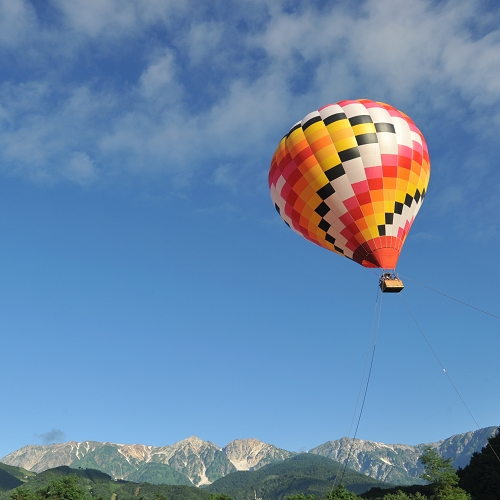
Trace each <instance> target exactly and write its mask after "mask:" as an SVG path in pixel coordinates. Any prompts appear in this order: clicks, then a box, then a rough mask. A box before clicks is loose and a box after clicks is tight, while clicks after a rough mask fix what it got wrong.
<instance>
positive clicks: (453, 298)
mask: <svg viewBox="0 0 500 500" xmlns="http://www.w3.org/2000/svg"><path fill="white" fill-rule="evenodd" d="M400 276H401V277H402V278H405V279H408V280H410V281H413V283H416V284H417V285H420V286H423V287H424V288H427V289H429V290H432V291H433V292H435V293H439V295H442V296H443V297H446V298H448V299H451V300H454V301H455V302H458V303H459V304H462V305H464V306H467V307H470V308H471V309H475V310H476V311H479V312H481V313H483V314H487V315H488V316H491V317H492V318H495V319H498V320H500V316H496V315H495V314H492V313H490V312H488V311H485V310H484V309H479V307H476V306H473V305H471V304H467V302H464V301H463V300H459V299H456V298H455V297H452V296H451V295H447V294H446V293H443V292H440V291H439V290H436V289H434V288H431V287H430V286H427V285H424V284H423V283H419V282H418V281H416V280H414V279H412V278H409V277H408V276H403V275H402V274H400Z"/></svg>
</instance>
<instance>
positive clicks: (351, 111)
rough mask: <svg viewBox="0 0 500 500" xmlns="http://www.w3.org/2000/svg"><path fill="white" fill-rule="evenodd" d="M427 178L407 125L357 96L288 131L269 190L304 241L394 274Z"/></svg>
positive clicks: (416, 136) (425, 156) (416, 135)
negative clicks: (357, 98) (355, 99)
mask: <svg viewBox="0 0 500 500" xmlns="http://www.w3.org/2000/svg"><path fill="white" fill-rule="evenodd" d="M429 176H430V163H429V153H428V150H427V144H426V142H425V139H424V136H423V135H422V133H421V132H420V130H419V129H418V128H417V127H416V126H415V124H414V123H413V122H412V120H411V119H410V118H409V117H408V116H406V115H405V114H404V113H402V112H401V111H398V110H397V109H395V108H393V107H392V106H389V105H388V104H384V103H382V102H374V101H370V100H368V99H360V100H357V101H341V102H338V103H337V104H329V105H327V106H324V107H323V108H321V109H319V110H318V111H314V112H312V113H310V114H308V115H307V116H306V117H305V118H304V119H303V120H302V121H301V122H299V123H297V124H296V125H295V126H293V127H292V128H291V129H290V131H289V132H288V134H287V135H286V136H285V137H283V139H282V140H281V142H280V143H279V145H278V148H277V149H276V152H275V153H274V155H273V159H272V161H271V169H270V172H269V187H270V189H271V198H272V200H273V202H274V205H275V207H276V210H277V211H278V213H279V214H280V215H281V217H282V218H283V220H284V221H285V222H286V223H287V224H288V226H290V227H291V228H292V229H293V230H294V231H296V232H297V233H299V234H300V235H301V236H303V237H304V238H306V239H308V240H310V241H312V242H313V243H316V244H317V245H320V246H322V247H324V248H326V249H328V250H331V251H333V252H336V253H338V254H341V255H343V256H345V257H348V258H349V259H352V260H354V261H355V262H358V263H359V264H362V265H363V266H365V267H381V268H383V269H394V268H395V267H396V263H397V261H398V258H399V254H400V252H401V248H402V246H403V243H404V241H405V239H406V236H407V235H408V231H409V230H410V228H411V225H412V224H413V221H414V219H415V216H416V215H417V212H418V211H419V209H420V206H421V205H422V202H423V200H424V198H425V194H426V192H427V186H428V184H429Z"/></svg>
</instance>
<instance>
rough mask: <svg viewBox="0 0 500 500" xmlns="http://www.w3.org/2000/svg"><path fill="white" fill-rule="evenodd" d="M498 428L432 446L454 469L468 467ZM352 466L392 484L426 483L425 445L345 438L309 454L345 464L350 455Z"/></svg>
mask: <svg viewBox="0 0 500 500" xmlns="http://www.w3.org/2000/svg"><path fill="white" fill-rule="evenodd" d="M495 430H496V427H486V428H484V429H480V430H478V431H472V432H466V433H464V434H457V435H455V436H451V437H450V438H448V439H444V440H442V441H439V442H437V443H429V444H428V445H429V446H432V447H433V448H435V449H436V450H437V451H438V453H439V454H441V455H442V456H443V457H445V458H451V459H452V460H453V463H454V464H455V466H457V467H458V466H463V465H465V464H467V463H468V462H469V460H470V457H471V455H472V453H473V452H474V451H478V450H480V449H481V448H482V447H483V446H484V444H485V443H486V441H487V440H488V437H490V436H491V435H492V434H493V433H494V432H495ZM351 446H352V450H351V453H350V458H349V467H350V468H352V469H354V470H356V471H359V472H362V473H363V474H368V475H370V476H371V477H373V478H376V479H379V480H381V481H386V482H388V483H392V484H423V481H422V480H421V479H419V478H418V476H419V475H420V474H421V473H422V471H423V468H422V466H421V464H420V463H419V461H418V459H419V457H420V456H421V455H422V453H423V451H424V448H425V446H427V445H426V444H419V445H416V446H410V445H405V444H390V445H388V444H384V443H376V442H373V441H363V440H361V439H355V440H354V441H353V440H352V439H347V438H342V439H339V440H336V441H328V442H327V443H324V444H322V445H321V446H318V447H316V448H313V449H312V450H310V451H309V453H314V454H318V455H322V456H324V457H328V458H331V459H332V460H337V461H340V462H344V461H345V460H346V459H347V457H348V456H349V451H350V449H351Z"/></svg>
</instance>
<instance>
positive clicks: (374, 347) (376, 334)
mask: <svg viewBox="0 0 500 500" xmlns="http://www.w3.org/2000/svg"><path fill="white" fill-rule="evenodd" d="M382 298H383V295H381V296H380V307H379V310H378V317H377V314H376V312H377V305H376V306H375V317H376V322H377V326H376V331H375V338H374V342H373V349H372V357H371V361H370V369H369V370H368V378H367V380H366V386H365V393H364V395H363V401H362V403H361V408H360V410H359V416H358V422H357V424H356V430H355V431H354V435H353V437H352V441H351V446H350V447H349V453H348V454H347V458H346V461H345V464H344V470H343V471H342V477H341V478H340V484H342V481H343V480H344V476H345V473H346V470H347V466H348V465H349V459H350V458H351V453H352V449H353V447H354V440H355V439H356V436H357V434H358V429H359V424H360V422H361V416H362V414H363V409H364V407H365V402H366V395H367V394H368V387H369V385H370V378H371V374H372V369H373V360H374V359H375V350H376V348H377V339H378V331H379V327H380V317H381V316H382ZM377 301H378V292H377ZM375 317H374V320H375ZM372 331H373V326H372ZM370 341H371V336H370ZM365 367H366V365H365ZM363 379H364V372H363ZM362 384H363V381H362V382H361V385H362ZM358 401H359V399H358ZM356 404H357V403H356ZM335 480H337V478H335Z"/></svg>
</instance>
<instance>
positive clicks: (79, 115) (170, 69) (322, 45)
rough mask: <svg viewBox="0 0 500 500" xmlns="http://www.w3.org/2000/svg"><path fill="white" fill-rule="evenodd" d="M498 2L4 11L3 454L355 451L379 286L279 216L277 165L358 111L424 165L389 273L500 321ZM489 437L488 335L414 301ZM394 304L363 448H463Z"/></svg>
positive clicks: (96, 1) (57, 6)
mask: <svg viewBox="0 0 500 500" xmlns="http://www.w3.org/2000/svg"><path fill="white" fill-rule="evenodd" d="M499 23H500V11H499V7H498V5H497V4H496V3H495V2H486V1H484V2H481V1H476V0H474V1H472V0H471V1H467V0H463V1H462V2H459V3H456V2H451V1H449V2H446V1H439V2H429V1H424V0H414V1H412V2H407V1H403V0H399V1H398V0H366V1H364V2H359V3H357V4H356V8H353V3H352V2H348V1H344V2H342V1H339V2H324V1H321V2H300V1H279V0H272V1H271V0H240V1H238V2H218V1H206V2H200V1H191V0H175V1H170V0H162V1H161V0H143V1H142V2H133V1H122V0H120V1H118V0H85V1H83V0H82V1H80V0H78V1H74V2H64V1H62V0H50V1H45V2H42V1H40V2H35V1H32V2H30V1H27V0H0V50H1V54H2V57H1V58H0V70H1V73H0V74H1V82H0V177H1V178H0V234H1V235H2V239H1V243H0V312H1V318H2V319H1V322H0V329H1V335H2V339H3V340H2V345H3V348H2V351H1V352H2V357H1V359H2V363H1V368H2V375H3V383H2V412H1V413H0V428H1V429H2V431H3V432H2V440H1V442H0V456H4V455H6V454H8V453H10V452H12V451H14V450H16V449H18V448H20V447H21V446H24V445H26V444H35V443H40V444H41V443H44V442H51V441H54V440H55V441H69V440H76V441H83V440H96V441H110V442H118V443H142V444H151V445H158V446H160V445H166V444H173V443H175V442H177V441H179V440H181V439H184V438H187V437H189V436H191V435H197V436H198V437H200V438H202V439H205V440H209V441H212V442H214V443H216V444H218V445H219V446H224V445H225V444H227V443H228V442H229V441H231V440H233V439H237V438H244V437H256V438H258V439H261V440H263V441H266V442H269V443H272V444H274V445H276V446H279V447H282V448H285V449H288V450H293V451H299V450H308V449H310V448H313V447H314V446H317V445H319V444H322V443H324V442H326V441H327V440H330V439H337V438H340V437H343V436H346V435H347V434H348V432H349V427H350V423H351V419H352V416H353V412H354V408H355V404H356V399H357V395H358V391H359V387H360V382H361V376H362V372H363V366H364V361H365V357H366V352H367V347H368V341H369V337H370V330H371V323H372V316H373V311H374V306H375V298H376V291H377V281H378V278H377V275H376V273H374V272H372V271H371V270H367V269H364V268H362V267H360V266H358V265H356V264H354V263H353V262H350V261H348V260H345V259H342V258H340V257H339V256H337V255H333V254H330V253H329V252H327V251H325V250H323V249H321V248H319V247H315V246H314V245H312V244H310V243H308V242H307V241H305V240H303V239H301V238H300V237H298V236H297V235H296V234H295V233H293V232H292V231H290V230H289V229H288V228H287V227H286V226H285V224H283V222H282V220H281V219H280V218H279V216H278V215H277V214H276V212H275V210H274V207H273V205H272V203H271V201H270V196H269V192H268V187H267V172H268V168H269V162H270V160H271V157H272V154H273V152H274V149H275V148H276V146H277V144H278V141H279V140H280V139H281V137H282V136H283V135H284V134H285V133H286V132H287V131H288V129H289V127H290V126H292V125H293V124H294V123H295V122H296V121H298V120H300V119H301V118H302V117H303V116H305V115H306V114H307V113H309V112H310V111H312V110H314V109H317V108H319V107H321V106H322V105H324V104H327V103H333V102H337V101H340V100H343V99H356V98H369V99H373V100H378V101H383V102H387V103H390V104H391V105H393V106H395V107H397V108H398V109H400V110H402V111H404V112H405V113H407V114H408V115H410V116H411V117H412V119H413V120H414V121H415V123H416V124H417V126H418V127H419V128H420V129H421V131H422V132H423V134H424V136H425V137H426V140H427V142H428V145H429V151H430V158H431V181H430V187H429V192H428V196H427V197H426V200H425V203H424V205H423V207H422V210H421V211H420V213H419V215H418V218H417V220H416V222H415V224H414V226H413V228H412V232H411V234H410V236H409V238H408V239H407V241H406V244H405V248H404V249H403V253H402V256H401V258H400V260H399V264H398V271H399V272H400V273H401V274H403V275H405V276H409V277H410V278H412V279H414V280H417V281H420V282H422V283H425V284H427V285H429V286H431V287H433V288H436V289H438V290H440V291H442V292H444V293H447V294H450V295H453V296H454V297H457V298H459V299H461V300H463V301H465V302H468V303H471V304H473V305H475V306H478V307H480V308H482V309H485V310H488V311H491V312H492V313H493V314H497V315H500V308H499V305H498V287H497V283H498V281H499V279H500V272H499V265H498V252H497V248H498V245H499V243H500V232H499V229H500V218H499V216H498V214H499V209H500V196H499V192H500V191H499V187H500V173H499V169H498V165H499V160H498V159H499V157H500V141H499V140H498V137H499V134H500V112H499V109H500V107H499V104H500V29H499V28H498V26H499V25H500V24H499ZM404 297H405V300H406V301H407V303H408V304H409V305H410V307H411V309H412V311H413V312H414V314H415V316H416V318H417V319H418V321H419V324H420V326H421V328H422V329H423V331H424V333H425V335H426V337H427V338H428V340H429V341H430V343H431V345H432V347H433V348H434V350H435V352H436V353H437V354H438V356H439V358H440V360H441V362H442V363H443V365H444V366H445V368H446V369H447V372H448V374H449V375H450V377H451V378H452V380H453V382H454V384H455V386H456V387H457V388H458V390H459V391H460V394H461V396H462V397H463V399H464V401H465V402H466V403H467V406H468V407H469V409H470V410H471V412H472V413H473V415H474V417H475V419H476V420H477V422H478V423H479V425H480V426H481V427H486V426H490V425H497V424H499V423H500V422H499V421H498V415H499V414H500V402H499V400H498V397H496V394H497V389H498V384H497V380H498V377H499V375H500V373H499V367H498V357H497V353H498V347H499V346H500V336H499V326H500V324H499V321H498V320H496V319H494V318H491V317H488V316H485V315H482V314H480V313H477V312H474V311H472V310H470V309H467V308H465V307H463V306H461V305H460V304H457V303H455V302H451V301H449V300H447V299H446V298H444V297H442V296H439V295H436V294H433V293H432V292H430V291H429V290H427V289H425V288H422V287H419V286H418V285H416V284H414V283H413V282H411V281H409V280H407V281H406V289H405V291H404ZM475 428H476V426H475V423H474V421H473V420H472V419H471V417H470V415H469V413H468V412H467V410H466V409H465V408H464V406H463V404H462V403H461V401H460V399H459V397H458V396H457V394H456V393H455V391H454V390H453V388H452V386H451V385H450V384H449V382H448V380H447V378H446V377H445V376H444V374H443V373H442V371H441V368H440V366H439V364H438V363H437V362H436V360H435V358H434V356H433V354H432V352H431V351H430V349H429V348H428V346H427V344H426V343H425V340H424V339H423V338H422V336H421V334H420V332H419V331H418V329H417V328H416V327H415V325H414V323H413V322H412V319H411V317H410V316H409V315H408V313H407V312H406V309H405V308H404V305H403V303H402V302H401V300H400V298H399V297H398V296H384V302H383V309H382V319H381V324H380V332H379V338H378V343H377V353H376V357H375V363H374V368H373V373H372V378H371V384H370V388H369V391H368V396H367V400H366V404H365V409H364V413H363V417H362V420H361V424H360V427H359V431H358V437H359V438H362V439H369V440H375V441H382V442H386V443H406V444H418V443H423V442H431V441H436V440H439V439H444V438H446V437H449V436H451V435H453V434H456V433H460V432H465V431H469V430H474V429H475Z"/></svg>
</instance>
